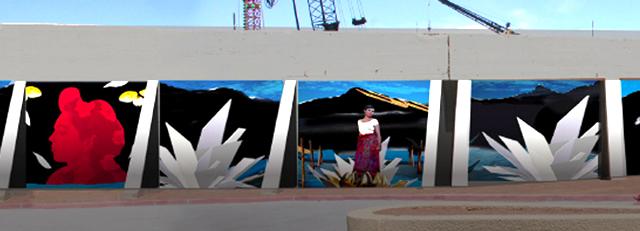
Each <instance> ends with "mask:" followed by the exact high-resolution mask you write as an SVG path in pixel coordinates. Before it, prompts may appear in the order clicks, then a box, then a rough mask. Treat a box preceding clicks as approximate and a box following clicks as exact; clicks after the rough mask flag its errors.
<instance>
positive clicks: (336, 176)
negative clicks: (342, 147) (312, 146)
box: [320, 168, 340, 179]
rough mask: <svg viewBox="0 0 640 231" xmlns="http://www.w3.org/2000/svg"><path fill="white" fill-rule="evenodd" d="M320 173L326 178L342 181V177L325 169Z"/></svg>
mask: <svg viewBox="0 0 640 231" xmlns="http://www.w3.org/2000/svg"><path fill="white" fill-rule="evenodd" d="M320 171H321V172H322V174H324V175H325V176H328V177H330V178H335V179H340V176H338V174H336V173H335V172H332V171H329V170H326V169H324V168H321V169H320Z"/></svg>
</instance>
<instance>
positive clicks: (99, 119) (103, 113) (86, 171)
mask: <svg viewBox="0 0 640 231" xmlns="http://www.w3.org/2000/svg"><path fill="white" fill-rule="evenodd" d="M58 107H59V108H60V112H61V113H60V116H59V117H58V119H57V120H56V123H55V125H54V132H53V134H51V136H50V137H49V141H51V152H52V153H53V157H54V160H55V161H57V162H62V163H66V164H67V165H66V166H65V167H62V168H60V169H58V170H57V171H56V172H54V173H53V174H52V175H51V176H50V177H49V179H48V180H47V184H106V183H117V182H124V180H125V178H126V173H125V172H124V171H123V170H122V169H121V168H120V166H119V165H118V164H117V163H116V162H115V160H114V158H115V157H116V156H118V155H119V154H120V151H121V150H122V147H123V146H124V129H123V128H122V125H121V124H120V121H118V119H117V118H116V114H115V112H114V111H113V108H112V107H111V105H109V103H107V102H106V101H104V100H94V101H91V102H85V101H83V100H82V98H81V96H80V91H79V90H78V89H77V88H74V87H69V88H66V89H64V90H63V91H62V93H60V98H59V99H58Z"/></svg>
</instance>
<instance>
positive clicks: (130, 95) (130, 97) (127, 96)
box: [118, 91, 139, 103]
mask: <svg viewBox="0 0 640 231" xmlns="http://www.w3.org/2000/svg"><path fill="white" fill-rule="evenodd" d="M138 98H139V97H138V92H135V91H125V92H124V93H122V94H121V95H120V98H118V100H120V102H123V103H131V102H133V101H134V100H136V99H138Z"/></svg>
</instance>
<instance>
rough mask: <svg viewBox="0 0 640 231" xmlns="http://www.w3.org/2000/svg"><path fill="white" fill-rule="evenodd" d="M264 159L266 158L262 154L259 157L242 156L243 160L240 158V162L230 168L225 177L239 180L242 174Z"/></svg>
mask: <svg viewBox="0 0 640 231" xmlns="http://www.w3.org/2000/svg"><path fill="white" fill-rule="evenodd" d="M262 159H264V156H260V157H258V158H257V159H253V158H242V160H240V162H238V164H236V166H233V167H232V168H230V169H229V171H228V172H227V175H225V176H224V178H225V179H227V180H237V179H238V177H240V175H242V174H244V173H245V172H247V171H248V170H249V169H251V168H253V166H255V165H256V164H257V163H259V162H260V161H261V160H262Z"/></svg>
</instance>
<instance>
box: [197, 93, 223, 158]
mask: <svg viewBox="0 0 640 231" xmlns="http://www.w3.org/2000/svg"><path fill="white" fill-rule="evenodd" d="M229 109H231V100H229V101H227V103H226V104H225V105H224V106H223V107H222V108H221V109H220V110H219V111H218V112H217V113H216V115H215V116H213V117H212V118H211V120H209V122H208V123H207V124H206V125H205V126H204V127H203V128H202V132H201V133H200V139H199V140H198V146H197V148H196V155H197V156H198V158H200V156H202V155H203V154H204V153H205V152H206V151H207V150H209V148H211V147H214V146H219V145H221V144H222V136H223V134H224V129H225V127H226V124H227V118H228V117H229Z"/></svg>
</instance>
